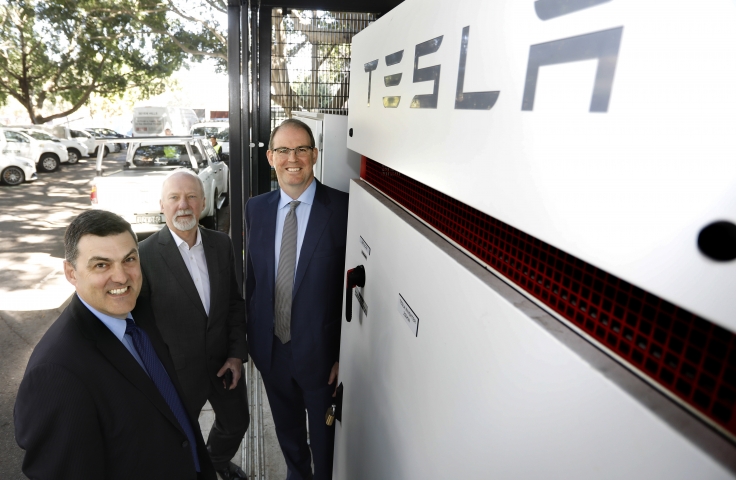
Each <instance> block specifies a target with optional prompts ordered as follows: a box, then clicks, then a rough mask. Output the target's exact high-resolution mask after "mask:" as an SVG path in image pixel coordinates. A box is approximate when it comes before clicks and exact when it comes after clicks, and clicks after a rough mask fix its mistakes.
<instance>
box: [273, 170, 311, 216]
mask: <svg viewBox="0 0 736 480" xmlns="http://www.w3.org/2000/svg"><path fill="white" fill-rule="evenodd" d="M316 191H317V179H316V178H313V179H312V183H310V184H309V186H308V187H307V189H306V190H304V191H303V192H302V194H301V195H299V198H297V200H298V201H299V202H301V203H306V204H307V205H312V204H313V203H314V194H315V192H316ZM293 201H294V199H293V198H291V197H290V196H288V195H287V194H286V192H284V191H283V190H281V196H280V197H279V208H278V209H279V210H281V209H282V208H284V207H285V206H287V205H288V204H290V203H291V202H293Z"/></svg>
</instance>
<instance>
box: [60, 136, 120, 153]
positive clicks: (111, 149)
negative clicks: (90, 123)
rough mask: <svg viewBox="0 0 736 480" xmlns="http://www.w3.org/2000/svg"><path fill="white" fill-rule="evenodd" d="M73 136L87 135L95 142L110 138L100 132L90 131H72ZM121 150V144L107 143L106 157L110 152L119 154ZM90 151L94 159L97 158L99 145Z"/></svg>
mask: <svg viewBox="0 0 736 480" xmlns="http://www.w3.org/2000/svg"><path fill="white" fill-rule="evenodd" d="M72 135H75V136H77V135H78V136H82V135H86V136H89V137H90V138H92V139H93V140H98V139H100V138H110V137H109V136H107V135H103V134H101V133H99V132H96V131H90V130H89V129H84V130H72ZM121 148H122V147H121V146H120V144H119V143H112V142H110V143H106V144H105V156H107V154H108V153H110V152H112V153H118V152H119V151H120V149H121ZM90 151H91V152H92V156H93V157H96V156H97V145H95V146H94V148H93V149H92V150H90Z"/></svg>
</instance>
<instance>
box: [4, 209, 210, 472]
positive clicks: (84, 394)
mask: <svg viewBox="0 0 736 480" xmlns="http://www.w3.org/2000/svg"><path fill="white" fill-rule="evenodd" d="M64 249H65V258H66V260H65V261H64V273H65V275H66V278H67V280H68V281H69V282H70V283H71V284H72V285H74V287H75V289H76V294H75V295H74V296H73V297H72V299H71V302H70V304H69V306H67V308H66V309H64V311H63V312H62V314H61V316H59V318H58V319H57V320H56V322H54V324H53V325H52V326H51V328H49V330H48V331H47V332H46V334H45V335H44V336H43V338H42V339H41V341H40V342H39V343H38V345H37V346H36V348H35V350H34V351H33V354H32V355H31V358H30V360H29V361H28V366H27V368H26V372H25V375H24V377H23V380H22V382H21V385H20V389H19V391H18V396H17V398H16V402H15V438H16V441H17V442H18V445H20V447H21V448H22V449H24V450H25V451H26V454H25V458H24V460H23V473H24V474H26V475H27V476H28V477H30V478H36V479H77V478H100V479H121V480H122V479H130V478H137V479H149V478H150V479H159V478H181V479H191V480H195V479H210V480H212V479H214V478H216V475H215V471H214V469H213V467H212V464H211V463H210V460H209V457H208V456H207V452H206V447H205V445H204V441H203V439H202V434H201V432H200V430H199V424H198V423H197V420H196V419H195V418H194V417H191V416H189V415H188V414H187V411H186V408H185V407H184V405H183V402H182V400H181V388H180V387H179V384H178V381H177V379H176V375H175V373H174V366H173V363H172V361H171V358H170V357H169V355H168V352H167V349H166V345H165V344H164V343H163V341H162V340H161V337H160V335H159V333H158V331H157V330H156V328H155V325H154V323H153V318H152V315H151V314H150V312H147V311H144V310H141V311H137V312H136V314H135V316H133V315H131V310H132V309H133V307H135V306H136V300H137V298H138V294H139V292H140V289H141V282H142V274H141V268H140V263H139V260H138V242H137V240H136V237H135V234H134V233H133V231H132V229H131V227H130V225H129V224H128V222H126V221H125V220H123V219H122V218H121V217H119V216H118V215H116V214H114V213H110V212H106V211H103V210H90V211H87V212H84V213H82V214H81V215H79V216H78V217H77V218H75V219H74V220H73V221H72V223H71V224H70V225H69V227H68V228H67V230H66V234H65V236H64Z"/></svg>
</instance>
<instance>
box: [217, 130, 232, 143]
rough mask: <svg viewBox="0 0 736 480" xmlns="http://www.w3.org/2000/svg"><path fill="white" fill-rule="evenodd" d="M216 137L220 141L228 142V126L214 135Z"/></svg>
mask: <svg viewBox="0 0 736 480" xmlns="http://www.w3.org/2000/svg"><path fill="white" fill-rule="evenodd" d="M216 137H217V139H218V140H220V141H222V142H229V141H230V128H225V129H223V130H222V131H221V132H220V133H218V134H217V135H216Z"/></svg>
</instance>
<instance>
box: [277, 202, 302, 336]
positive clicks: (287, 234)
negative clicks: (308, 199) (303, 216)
mask: <svg viewBox="0 0 736 480" xmlns="http://www.w3.org/2000/svg"><path fill="white" fill-rule="evenodd" d="M300 203H301V202H297V201H296V200H294V201H293V202H291V203H289V207H291V208H290V210H289V213H287V214H286V219H284V232H283V234H282V236H281V253H280V254H279V270H278V272H277V273H276V286H275V288H274V289H275V299H274V315H275V317H274V333H275V334H276V336H277V337H279V340H281V343H286V342H288V341H289V340H291V296H292V293H293V291H294V268H295V267H296V237H297V231H298V228H297V222H296V207H297V206H298V205H299V204H300Z"/></svg>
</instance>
